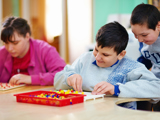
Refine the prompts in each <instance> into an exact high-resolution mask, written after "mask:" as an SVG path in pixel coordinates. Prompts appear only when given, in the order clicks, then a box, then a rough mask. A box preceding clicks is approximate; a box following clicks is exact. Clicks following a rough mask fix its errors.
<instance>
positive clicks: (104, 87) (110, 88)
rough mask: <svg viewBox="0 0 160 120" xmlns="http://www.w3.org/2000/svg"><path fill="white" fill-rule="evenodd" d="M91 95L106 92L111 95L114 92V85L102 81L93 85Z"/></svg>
mask: <svg viewBox="0 0 160 120" xmlns="http://www.w3.org/2000/svg"><path fill="white" fill-rule="evenodd" d="M92 94H93V95H99V94H107V95H113V94H114V85H112V84H110V83H108V82H105V81H102V82H100V83H98V84H96V85H95V86H94V90H93V91H92Z"/></svg>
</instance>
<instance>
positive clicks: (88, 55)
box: [79, 51, 95, 62]
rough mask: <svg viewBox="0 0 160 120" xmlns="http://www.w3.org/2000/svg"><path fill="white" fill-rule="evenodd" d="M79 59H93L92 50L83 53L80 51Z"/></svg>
mask: <svg viewBox="0 0 160 120" xmlns="http://www.w3.org/2000/svg"><path fill="white" fill-rule="evenodd" d="M79 59H80V60H81V61H83V62H84V61H90V60H91V61H94V60H95V57H94V55H93V52H92V51H89V52H85V53H82V54H81V55H80V56H79Z"/></svg>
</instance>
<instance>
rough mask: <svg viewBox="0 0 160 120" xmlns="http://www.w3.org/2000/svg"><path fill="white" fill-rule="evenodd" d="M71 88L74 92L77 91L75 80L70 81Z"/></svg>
mask: <svg viewBox="0 0 160 120" xmlns="http://www.w3.org/2000/svg"><path fill="white" fill-rule="evenodd" d="M72 87H73V89H74V90H77V85H76V79H74V80H73V81H72Z"/></svg>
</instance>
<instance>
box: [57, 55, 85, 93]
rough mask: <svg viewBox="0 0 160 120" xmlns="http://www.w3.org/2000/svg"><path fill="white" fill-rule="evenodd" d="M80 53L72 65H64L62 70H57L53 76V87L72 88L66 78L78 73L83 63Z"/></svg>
mask: <svg viewBox="0 0 160 120" xmlns="http://www.w3.org/2000/svg"><path fill="white" fill-rule="evenodd" d="M81 58H82V55H81V56H80V57H79V58H77V59H76V60H75V61H74V62H73V64H72V65H66V66H65V68H64V70H62V71H61V72H58V73H57V74H56V75H55V78H54V87H55V88H56V89H57V90H58V89H65V90H67V89H72V87H71V86H69V85H68V84H67V78H68V77H69V76H71V75H73V74H80V71H81V68H82V66H83V63H82V62H81Z"/></svg>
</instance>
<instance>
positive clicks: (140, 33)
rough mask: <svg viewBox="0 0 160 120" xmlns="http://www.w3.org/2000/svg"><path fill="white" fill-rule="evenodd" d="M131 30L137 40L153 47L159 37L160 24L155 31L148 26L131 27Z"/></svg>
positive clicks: (136, 25) (137, 25)
mask: <svg viewBox="0 0 160 120" xmlns="http://www.w3.org/2000/svg"><path fill="white" fill-rule="evenodd" d="M131 29H132V32H133V33H134V35H135V38H137V39H138V41H139V42H143V43H145V44H147V45H152V44H153V43H154V42H155V41H156V40H157V38H158V36H159V31H160V23H158V25H157V26H156V29H155V30H153V29H149V28H148V27H147V25H146V24H144V25H139V24H135V25H131Z"/></svg>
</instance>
